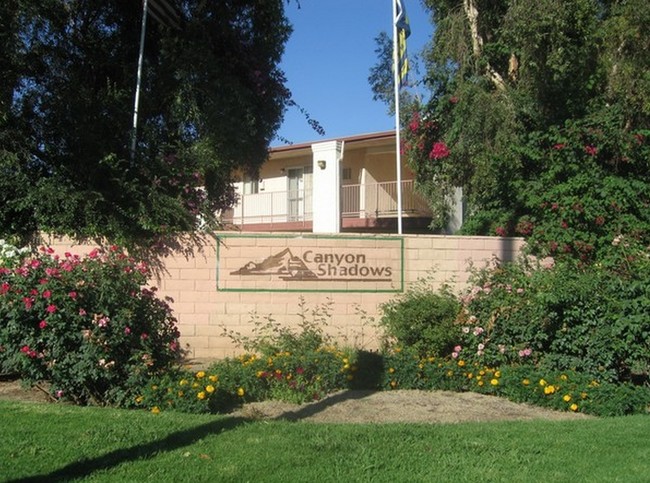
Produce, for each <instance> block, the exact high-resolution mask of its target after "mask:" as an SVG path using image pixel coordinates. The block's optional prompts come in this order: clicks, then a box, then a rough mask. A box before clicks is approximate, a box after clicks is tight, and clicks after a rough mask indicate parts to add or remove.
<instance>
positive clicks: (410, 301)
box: [380, 283, 461, 355]
mask: <svg viewBox="0 0 650 483" xmlns="http://www.w3.org/2000/svg"><path fill="white" fill-rule="evenodd" d="M460 308H461V305H460V303H459V301H458V300H457V299H456V297H455V296H454V295H453V294H451V293H450V292H449V291H448V290H447V289H446V288H443V289H442V290H440V291H439V292H437V293H436V292H432V291H431V290H430V289H429V288H428V287H426V286H425V285H424V284H423V283H421V284H419V285H416V286H415V287H414V288H412V289H409V290H408V291H406V292H405V293H404V294H403V295H402V296H399V297H397V298H396V299H393V300H391V301H389V302H387V303H385V304H383V305H382V306H381V309H382V311H383V316H382V318H381V320H380V325H381V326H382V327H383V329H384V331H385V332H386V334H387V336H388V337H390V338H392V339H394V340H395V341H396V343H397V344H398V345H399V346H402V347H410V348H412V349H413V350H415V351H416V352H417V353H418V354H420V355H425V354H439V355H444V354H448V353H449V352H451V349H452V347H453V345H454V342H455V338H456V331H457V329H456V327H455V325H454V321H455V320H456V317H457V316H458V313H459V310H460Z"/></svg>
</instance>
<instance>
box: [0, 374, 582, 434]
mask: <svg viewBox="0 0 650 483" xmlns="http://www.w3.org/2000/svg"><path fill="white" fill-rule="evenodd" d="M0 399H3V400H14V401H25V402H49V401H51V398H50V397H49V396H48V395H47V394H46V392H44V391H43V390H40V389H37V388H24V387H22V386H21V384H20V381H18V380H13V379H7V378H5V379H0ZM233 415H234V416H240V417H244V418H247V419H255V420H274V419H282V420H290V421H298V420H300V421H307V422H314V423H461V422H485V421H507V420H511V421H521V420H533V419H545V420H573V419H586V418H590V416H587V415H584V414H580V413H569V412H560V411H553V410H550V409H546V408H541V407H537V406H531V405H528V404H517V403H514V402H511V401H508V400H507V399H503V398H499V397H494V396H486V395H483V394H476V393H471V392H466V393H457V392H449V391H417V390H394V391H358V390H355V391H351V390H345V391H339V392H336V393H334V394H330V395H329V396H327V397H326V398H323V399H321V400H320V401H314V402H312V403H307V404H300V405H299V404H291V403H285V402H280V401H263V402H254V403H248V404H244V405H243V406H242V407H241V408H238V409H237V410H235V412H234V413H233Z"/></svg>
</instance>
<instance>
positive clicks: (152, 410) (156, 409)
mask: <svg viewBox="0 0 650 483" xmlns="http://www.w3.org/2000/svg"><path fill="white" fill-rule="evenodd" d="M151 412H152V413H153V414H160V408H159V407H158V406H154V407H152V408H151Z"/></svg>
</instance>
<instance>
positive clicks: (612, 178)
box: [403, 0, 650, 263]
mask: <svg viewBox="0 0 650 483" xmlns="http://www.w3.org/2000/svg"><path fill="white" fill-rule="evenodd" d="M425 4H426V6H427V7H429V9H430V10H431V12H432V21H433V23H434V24H435V26H436V29H435V33H434V35H433V41H432V44H431V46H430V47H429V48H428V49H426V50H425V53H424V56H425V60H426V64H427V69H428V73H427V82H428V87H429V88H430V91H431V96H430V99H429V100H428V101H427V102H421V103H420V104H417V103H411V104H410V105H409V106H407V110H408V111H410V112H408V113H405V116H406V117H407V118H408V120H407V121H406V122H405V129H404V135H403V138H404V139H405V143H404V147H403V150H404V153H405V155H406V158H407V159H408V162H409V164H410V166H411V168H412V169H413V170H414V172H415V174H416V180H417V185H418V186H419V188H420V190H421V192H422V193H423V194H424V195H425V197H426V198H427V199H428V200H429V204H430V206H431V208H432V211H433V214H434V220H433V223H432V228H434V229H438V230H439V229H442V228H444V226H445V222H446V219H447V217H448V216H449V213H450V208H451V207H450V199H451V198H450V195H451V193H452V191H453V189H454V188H455V187H457V186H461V187H462V188H463V195H464V205H465V207H466V219H465V220H464V224H463V228H462V232H463V233H465V234H482V235H498V236H511V235H520V236H524V237H526V238H528V239H529V241H530V247H531V249H532V250H533V252H534V253H535V254H538V255H546V254H549V253H551V252H553V254H554V256H555V257H571V258H574V259H579V260H582V261H583V262H589V263H591V262H593V261H597V260H598V259H599V258H600V257H601V256H603V253H602V251H603V250H604V249H605V248H606V247H607V246H608V245H609V244H610V243H611V241H612V239H614V238H615V237H617V236H618V235H623V236H625V237H629V238H633V239H636V240H638V241H639V242H640V243H643V244H647V243H648V242H650V237H649V236H648V219H647V216H648V215H647V209H646V206H647V204H648V192H649V189H648V184H649V183H648V181H649V180H648V175H647V173H648V166H647V160H648V159H649V158H650V156H649V153H648V143H647V140H646V139H647V136H648V132H647V126H648V124H649V122H650V117H649V115H648V113H649V112H650V108H649V106H650V102H649V101H648V94H647V93H648V92H650V89H648V88H647V86H648V82H649V81H650V78H649V76H648V74H647V72H648V68H647V67H648V62H649V61H648V56H647V55H644V53H645V50H647V47H648V45H650V35H649V34H648V30H647V29H643V27H642V26H643V25H645V23H647V22H645V21H646V20H648V19H649V18H650V6H649V4H648V3H647V2H643V1H642V0H634V1H629V2H614V3H612V4H609V3H606V2H605V3H603V2H600V1H598V0H576V1H573V2H561V1H559V0H543V1H538V0H524V1H518V2H512V1H509V0H504V1H497V2H478V1H467V2H462V3H461V2H457V1H450V0H427V1H426V2H425ZM644 22H645V23H644ZM436 145H437V146H439V147H440V146H442V147H444V149H437V150H435V149H434V147H435V146H436Z"/></svg>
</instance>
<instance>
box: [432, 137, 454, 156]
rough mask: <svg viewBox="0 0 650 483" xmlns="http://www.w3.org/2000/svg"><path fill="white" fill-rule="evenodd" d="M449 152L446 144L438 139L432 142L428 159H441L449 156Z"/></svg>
mask: <svg viewBox="0 0 650 483" xmlns="http://www.w3.org/2000/svg"><path fill="white" fill-rule="evenodd" d="M450 154H451V153H450V152H449V148H448V147H447V145H446V144H445V143H444V142H442V141H438V142H437V143H434V144H433V148H432V149H431V152H430V153H429V158H430V159H443V158H446V157H447V156H449V155H450Z"/></svg>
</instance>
